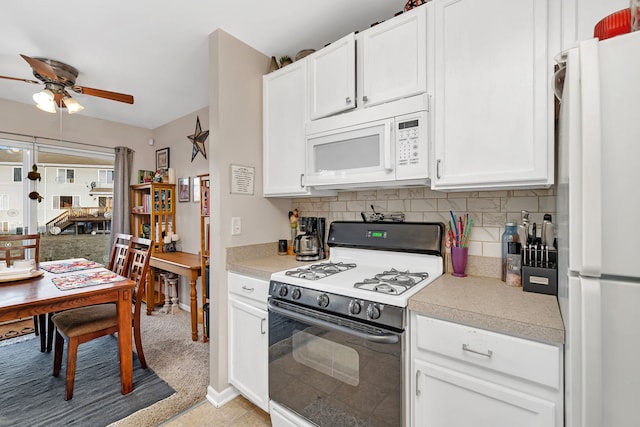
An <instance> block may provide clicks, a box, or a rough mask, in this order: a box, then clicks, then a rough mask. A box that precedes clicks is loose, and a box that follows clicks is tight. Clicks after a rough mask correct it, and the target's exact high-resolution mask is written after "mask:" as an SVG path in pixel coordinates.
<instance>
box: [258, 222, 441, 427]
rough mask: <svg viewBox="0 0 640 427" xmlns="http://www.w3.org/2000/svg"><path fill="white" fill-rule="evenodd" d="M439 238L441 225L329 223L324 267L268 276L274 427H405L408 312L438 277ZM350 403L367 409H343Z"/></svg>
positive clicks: (309, 266) (439, 268)
mask: <svg viewBox="0 0 640 427" xmlns="http://www.w3.org/2000/svg"><path fill="white" fill-rule="evenodd" d="M443 236H444V225H443V224H441V223H404V222H398V223H392V222H348V221H336V222H333V223H331V226H330V229H329V233H328V239H327V243H328V246H329V247H330V248H331V255H330V259H329V260H327V261H325V262H317V263H314V264H311V265H305V266H301V267H299V268H292V269H289V270H284V271H280V272H277V273H274V274H272V276H271V283H270V287H269V295H270V297H269V303H268V307H269V395H270V398H271V405H270V408H271V419H272V423H273V425H274V426H276V427H278V426H281V425H282V426H284V425H291V424H287V422H290V423H293V425H298V426H315V425H333V424H334V423H335V419H334V417H335V416H338V418H339V419H340V420H341V422H344V424H345V425H362V426H367V427H377V426H389V425H405V424H404V421H405V420H404V414H405V411H404V409H403V408H404V407H405V406H404V401H405V399H404V387H403V386H402V384H403V381H404V379H403V378H404V374H403V372H404V357H403V352H404V349H405V342H404V340H405V337H406V334H407V333H406V331H405V328H406V322H407V304H408V301H409V298H410V297H411V296H412V295H414V294H416V293H417V292H419V291H420V290H421V289H424V287H425V286H428V285H429V284H430V283H431V282H433V281H434V280H436V279H437V278H438V277H440V276H441V275H442V273H443V264H444V263H443V254H442V250H443ZM381 373H384V377H385V380H384V381H383V382H379V381H377V379H376V378H378V377H379V376H380V375H381ZM319 385H322V387H320V388H319ZM354 394H358V395H361V396H366V398H367V399H371V403H368V404H366V405H351V406H345V405H343V404H341V403H340V399H342V398H344V399H348V396H351V395H354ZM378 400H380V402H377V401H378ZM383 400H384V402H385V404H384V408H385V410H384V412H383V413H380V412H379V411H376V409H375V408H376V406H377V405H378V404H380V403H381V402H382V401H383ZM381 407H382V406H381ZM329 414H331V415H329ZM285 420H288V421H285Z"/></svg>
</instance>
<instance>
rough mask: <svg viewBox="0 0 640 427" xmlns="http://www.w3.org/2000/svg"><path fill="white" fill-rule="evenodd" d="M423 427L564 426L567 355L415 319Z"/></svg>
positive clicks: (415, 422)
mask: <svg viewBox="0 0 640 427" xmlns="http://www.w3.org/2000/svg"><path fill="white" fill-rule="evenodd" d="M410 321H411V350H410V359H411V360H410V365H411V373H412V375H411V378H410V398H409V400H410V405H411V425H412V426H416V427H430V426H434V427H448V426H452V427H453V426H471V425H472V426H474V427H482V426H486V427H498V426H505V427H507V426H509V427H511V426H518V427H527V426H531V427H534V426H535V427H546V426H554V427H559V426H562V425H563V418H564V414H563V391H562V390H563V387H562V348H561V347H558V346H553V345H548V344H542V343H538V342H534V341H529V340H524V339H521V338H516V337H512V336H508V335H503V334H498V333H494V332H489V331H486V330H483V329H478V328H472V327H468V326H463V325H459V324H455V323H451V322H445V321H441V320H437V319H432V318H429V317H425V316H420V315H417V314H415V313H411V320H410Z"/></svg>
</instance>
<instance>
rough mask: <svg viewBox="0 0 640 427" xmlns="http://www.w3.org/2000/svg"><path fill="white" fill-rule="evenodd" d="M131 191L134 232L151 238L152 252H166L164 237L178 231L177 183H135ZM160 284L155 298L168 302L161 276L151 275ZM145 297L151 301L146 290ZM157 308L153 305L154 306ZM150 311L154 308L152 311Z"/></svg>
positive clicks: (161, 302)
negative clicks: (176, 210) (176, 217)
mask: <svg viewBox="0 0 640 427" xmlns="http://www.w3.org/2000/svg"><path fill="white" fill-rule="evenodd" d="M130 191H131V199H130V201H131V231H130V232H131V234H132V235H134V236H137V237H145V238H147V239H151V241H152V242H153V243H152V247H151V252H152V253H157V252H162V251H163V250H162V243H163V241H162V238H163V237H164V234H165V233H168V232H169V231H171V232H172V233H176V221H175V192H176V186H175V184H168V183H161V182H151V183H146V184H134V185H131V186H130ZM149 280H153V283H154V284H155V285H156V286H155V289H154V295H153V301H154V302H155V304H156V305H157V304H163V303H164V294H163V292H162V283H161V281H160V280H158V278H155V277H150V278H149ZM142 300H143V301H144V302H145V303H146V302H147V301H148V298H147V295H146V290H145V295H144V296H143V298H142ZM150 309H151V310H153V308H150ZM148 312H149V313H150V311H149V310H148Z"/></svg>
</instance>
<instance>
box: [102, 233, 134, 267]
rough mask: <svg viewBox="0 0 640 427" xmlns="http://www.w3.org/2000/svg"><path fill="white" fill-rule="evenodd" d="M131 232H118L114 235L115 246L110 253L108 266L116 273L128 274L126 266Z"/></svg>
mask: <svg viewBox="0 0 640 427" xmlns="http://www.w3.org/2000/svg"><path fill="white" fill-rule="evenodd" d="M131 237H132V236H131V234H122V233H117V234H115V235H114V236H113V246H112V247H111V254H110V255H109V265H108V266H107V268H108V269H109V270H111V271H113V272H114V273H116V274H119V275H121V276H126V275H127V274H126V272H125V268H126V262H127V253H128V249H129V242H130V241H131Z"/></svg>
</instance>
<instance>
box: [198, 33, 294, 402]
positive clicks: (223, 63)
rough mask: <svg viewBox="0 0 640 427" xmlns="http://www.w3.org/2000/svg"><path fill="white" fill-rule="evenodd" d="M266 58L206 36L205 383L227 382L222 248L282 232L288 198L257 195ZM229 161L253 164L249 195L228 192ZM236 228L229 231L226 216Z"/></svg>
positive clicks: (223, 36)
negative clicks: (208, 221) (238, 221)
mask: <svg viewBox="0 0 640 427" xmlns="http://www.w3.org/2000/svg"><path fill="white" fill-rule="evenodd" d="M269 62H270V58H269V57H267V56H265V55H263V54H262V53H260V52H258V51H256V50H255V49H253V48H251V47H250V46H247V45H246V44H244V43H242V42H241V41H239V40H237V39H235V38H234V37H233V36H231V35H229V34H227V33H225V32H223V31H221V30H218V31H216V32H214V33H213V34H211V36H210V39H209V82H210V86H209V125H210V129H211V134H210V139H211V144H210V147H211V157H210V159H209V164H210V171H211V193H212V197H211V206H212V210H211V212H212V217H211V236H212V241H211V253H212V258H211V266H212V268H211V282H210V283H212V286H211V300H212V304H213V305H212V306H211V311H210V316H211V319H210V322H211V342H210V346H211V357H210V376H211V383H210V384H211V387H212V388H213V389H215V390H216V391H218V392H222V391H223V390H224V389H225V388H226V387H227V271H226V258H225V248H227V247H234V246H242V245H249V244H258V243H266V242H275V241H276V240H278V239H279V238H282V230H281V227H279V226H278V224H286V222H283V221H286V220H284V219H286V217H287V212H288V210H289V207H290V206H291V201H290V200H287V199H265V198H263V197H262V75H263V74H265V73H266V72H267V71H268V68H269ZM231 165H242V166H250V167H254V168H255V188H254V192H253V195H237V194H230V191H229V189H230V178H229V170H230V166H231ZM236 216H237V217H241V218H242V234H241V235H239V236H231V218H232V217H236Z"/></svg>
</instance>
